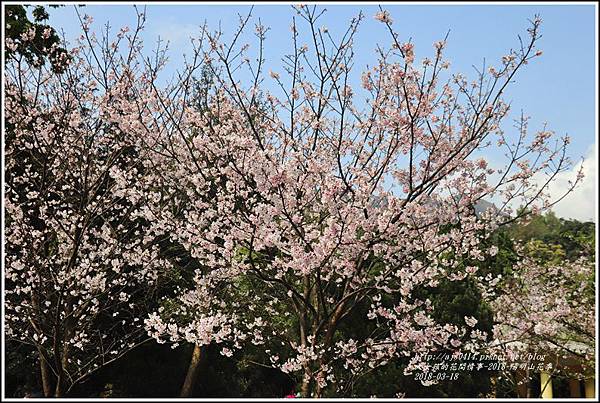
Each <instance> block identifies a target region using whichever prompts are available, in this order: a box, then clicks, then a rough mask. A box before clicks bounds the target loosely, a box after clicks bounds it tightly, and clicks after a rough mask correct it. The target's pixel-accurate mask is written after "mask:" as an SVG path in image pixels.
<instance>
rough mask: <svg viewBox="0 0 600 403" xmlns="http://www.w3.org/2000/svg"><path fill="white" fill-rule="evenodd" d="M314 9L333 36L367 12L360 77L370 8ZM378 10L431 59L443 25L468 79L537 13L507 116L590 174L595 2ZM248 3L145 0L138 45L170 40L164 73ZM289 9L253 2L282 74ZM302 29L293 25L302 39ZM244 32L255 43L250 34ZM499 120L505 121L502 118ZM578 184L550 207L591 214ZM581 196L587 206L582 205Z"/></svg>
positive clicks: (369, 46) (117, 9)
mask: <svg viewBox="0 0 600 403" xmlns="http://www.w3.org/2000/svg"><path fill="white" fill-rule="evenodd" d="M320 7H324V8H326V9H327V10H328V11H327V12H326V13H325V15H324V16H323V17H322V19H321V25H325V26H327V27H328V28H329V30H330V32H331V33H332V35H333V36H334V37H335V34H336V33H341V32H343V31H344V30H345V29H346V28H347V27H348V22H349V20H350V19H351V18H352V17H353V16H355V15H356V14H358V12H359V11H361V10H362V12H363V13H364V14H365V17H366V18H365V20H364V22H363V24H362V26H361V28H360V29H359V32H358V35H357V37H356V40H355V53H356V63H355V64H356V70H355V73H356V78H358V77H359V74H360V71H361V70H362V68H363V67H364V66H366V65H367V64H368V63H370V62H371V63H372V60H374V58H373V56H374V52H373V50H374V48H375V44H377V43H380V44H382V45H387V44H389V37H388V36H387V35H386V31H385V27H384V25H383V24H381V23H379V22H377V21H375V20H374V19H373V15H374V14H375V13H376V12H377V11H378V8H377V6H376V5H374V4H367V5H360V4H347V5H333V4H328V5H322V6H320ZM384 8H385V9H387V10H388V11H389V12H390V14H391V16H392V18H393V20H394V26H395V27H396V29H397V30H398V32H399V33H400V35H401V38H402V39H403V40H408V38H412V41H413V42H414V43H415V49H416V56H417V59H419V58H422V57H425V56H430V55H431V54H432V53H431V52H432V44H433V42H435V41H437V40H440V39H443V37H444V35H445V34H446V32H448V31H450V36H449V39H448V46H447V50H446V55H447V57H448V59H449V60H450V61H451V63H452V65H451V66H452V67H451V71H452V72H463V73H465V74H466V75H467V76H468V77H475V71H474V69H473V67H472V66H473V65H476V66H481V64H482V61H483V59H484V58H485V59H486V61H487V62H488V64H489V63H490V62H492V63H496V62H497V61H498V60H499V58H500V57H501V56H502V55H504V54H506V53H507V52H508V50H509V49H510V48H511V47H517V46H518V39H517V35H518V34H521V35H522V36H526V35H527V33H526V29H527V28H528V26H529V25H528V21H527V20H528V19H531V18H533V16H534V15H535V14H539V15H540V16H541V18H542V20H543V24H542V38H541V39H540V41H539V44H538V47H539V48H540V49H542V50H543V51H544V54H543V56H542V57H540V58H538V59H536V60H535V61H534V62H533V63H531V64H530V65H529V66H526V68H525V69H524V70H522V71H521V74H519V75H518V76H517V77H516V82H515V83H514V85H513V86H512V87H511V88H510V89H509V90H508V92H507V93H506V96H505V98H506V99H507V100H509V101H511V103H512V111H513V116H514V117H516V114H518V113H519V111H520V110H521V109H523V110H524V112H525V114H527V115H530V116H531V118H532V119H531V123H530V129H531V130H538V129H540V128H541V125H542V123H543V122H547V123H548V127H549V128H550V129H551V130H554V131H556V132H557V133H558V134H569V135H570V136H571V137H572V140H573V141H572V144H571V147H570V151H569V154H570V155H571V156H572V158H573V159H575V160H577V159H578V158H581V157H586V159H587V160H588V161H589V163H588V164H587V165H588V166H590V167H591V165H593V166H594V169H593V170H591V171H590V173H591V174H592V175H593V174H595V170H596V169H595V166H596V164H595V153H594V152H593V148H594V144H595V110H596V105H595V89H596V86H597V83H596V81H595V80H596V75H595V60H596V44H595V8H594V6H593V5H513V4H509V3H507V4H504V5H427V4H422V5H392V4H385V5H384ZM249 10H250V6H249V5H200V4H197V5H194V4H188V5H156V4H155V5H148V6H147V22H146V29H145V31H144V39H145V42H146V43H147V45H146V46H148V47H151V45H150V44H151V43H155V42H156V39H157V38H158V37H159V36H160V37H162V38H163V39H167V40H169V41H170V43H171V51H170V53H169V55H170V59H171V63H170V68H171V69H172V70H170V71H171V72H172V71H174V69H175V68H177V66H180V65H181V62H182V60H183V59H182V54H183V53H185V52H186V51H188V52H189V40H188V38H189V36H190V35H194V34H196V33H197V32H198V26H199V25H201V24H202V23H203V22H204V21H206V22H207V23H208V25H209V26H210V27H211V28H217V27H218V24H219V23H220V24H221V27H222V30H223V31H224V33H225V34H226V37H228V38H230V37H231V36H232V34H233V32H234V30H235V28H236V27H237V21H238V16H237V15H238V13H241V14H244V15H245V14H247V13H248V11H249ZM81 12H82V14H83V13H87V14H89V15H91V16H93V17H94V26H93V27H94V28H95V29H99V28H100V27H101V26H102V25H103V24H104V23H106V21H110V23H111V25H112V27H113V29H114V30H115V31H116V30H118V29H119V28H120V27H122V26H125V25H127V26H132V25H134V24H135V11H134V10H133V7H132V6H131V5H88V6H86V7H84V8H83V9H82V10H81ZM294 15H295V12H294V11H293V10H292V8H291V7H290V6H289V5H266V4H263V5H260V4H259V5H255V7H254V10H253V19H254V20H255V21H257V20H258V18H260V19H261V22H262V23H263V25H266V26H268V27H270V29H271V30H270V31H269V33H268V34H267V41H266V49H267V54H266V58H267V65H266V70H267V71H268V70H269V69H272V70H274V71H281V68H280V67H279V66H280V61H279V60H280V58H281V56H282V55H283V54H284V53H285V52H286V51H287V50H288V49H289V46H290V44H291V32H290V28H289V27H290V23H291V19H292V17H293V16H294ZM50 24H51V25H53V26H54V27H56V28H59V29H60V28H62V29H64V31H65V34H66V36H67V39H69V38H70V39H73V38H75V37H76V36H77V35H78V34H79V26H78V20H77V17H76V14H75V11H74V8H73V6H67V7H62V8H59V9H52V10H50ZM302 27H303V26H302V25H299V31H300V37H301V38H302ZM305 32H306V31H305ZM305 38H306V37H305ZM243 39H245V40H246V41H247V42H250V43H253V42H252V40H251V39H250V37H247V38H243ZM507 123H508V124H509V125H510V121H508V122H507ZM586 171H587V169H586ZM589 176H590V175H588V180H589V179H590V178H589ZM586 181H587V180H586ZM594 182H595V180H594ZM586 189H587V190H585V191H580V195H579V196H578V197H577V199H576V200H575V199H573V200H572V201H570V202H569V203H565V206H566V205H567V204H570V205H573V204H574V203H575V204H577V207H578V208H577V209H576V210H577V211H575V210H573V211H570V210H569V209H568V208H566V207H565V208H564V210H565V212H564V213H560V211H558V212H559V213H560V214H561V215H565V216H574V214H575V216H576V215H577V214H580V213H581V211H582V210H586V209H587V211H589V213H585V214H587V215H589V216H590V217H586V216H581V217H576V218H580V219H587V218H591V217H592V216H593V212H592V211H593V206H594V195H595V188H593V187H591V188H590V187H589V186H588V187H587V188H586ZM590 189H591V190H590ZM591 191H593V193H592V194H590V192H591ZM590 200H591V201H590ZM582 203H584V204H586V206H587V207H582V205H581V204H582ZM590 203H591V204H590ZM559 207H560V206H559ZM567 210H569V211H567Z"/></svg>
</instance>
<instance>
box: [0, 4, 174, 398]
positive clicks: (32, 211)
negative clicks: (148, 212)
mask: <svg viewBox="0 0 600 403" xmlns="http://www.w3.org/2000/svg"><path fill="white" fill-rule="evenodd" d="M91 22H92V20H91V18H90V17H87V16H85V17H84V18H82V27H83V31H82V36H81V38H80V39H79V41H78V42H79V43H78V44H77V45H76V46H75V47H73V48H71V49H70V50H69V51H68V54H67V52H65V53H60V54H59V57H61V60H58V61H53V66H52V67H50V66H48V65H47V64H46V65H44V64H43V63H37V62H35V61H31V60H29V59H28V58H27V57H26V56H24V55H22V54H21V53H19V52H15V53H11V54H10V56H9V59H8V60H7V70H6V76H5V77H6V78H5V97H6V98H5V99H6V101H5V110H6V121H5V122H6V127H7V132H6V148H5V151H6V167H5V176H6V185H5V199H4V202H5V217H6V232H5V235H6V244H5V247H6V256H5V284H6V290H5V294H4V300H5V305H4V312H5V324H6V336H7V339H8V340H16V341H18V342H21V343H26V344H29V345H31V346H32V347H33V348H34V349H35V350H37V352H38V353H39V362H40V369H41V377H42V383H43V389H44V394H45V396H47V397H49V396H55V397H61V396H64V395H66V394H68V393H69V391H71V389H72V388H73V387H74V386H76V385H77V384H79V383H81V382H83V381H85V380H86V379H87V378H88V377H89V376H90V375H91V374H92V373H94V372H95V371H96V370H98V369H99V368H101V367H103V366H105V365H107V364H109V363H111V362H113V361H114V360H116V359H117V358H119V357H121V356H122V355H123V354H125V353H126V352H127V351H129V350H130V349H132V348H134V347H135V346H136V345H139V344H140V343H142V342H144V341H145V340H148V337H147V335H146V334H145V333H146V332H145V330H144V327H143V320H144V318H145V317H146V316H147V312H148V309H149V308H148V304H152V303H153V293H154V290H155V288H156V287H157V286H158V282H159V274H161V273H165V272H166V271H165V270H168V268H169V267H170V262H169V261H168V260H166V259H163V258H162V257H161V256H159V245H158V244H157V242H155V239H154V238H153V237H152V236H151V234H149V233H148V232H147V230H146V229H147V228H148V225H149V224H148V219H147V217H145V216H144V215H143V210H142V209H141V206H142V205H144V204H145V199H146V198H148V197H152V195H150V194H148V191H147V189H145V188H142V187H140V186H139V184H140V183H143V181H142V180H141V179H140V178H141V177H142V176H144V175H145V171H146V170H147V167H146V164H144V160H145V157H144V155H143V153H142V148H141V147H140V139H139V136H138V133H137V132H136V131H135V128H134V127H132V128H125V127H123V125H122V121H121V119H122V116H123V115H124V114H125V112H126V113H129V111H130V108H132V107H134V106H135V105H137V104H138V103H139V102H140V98H139V97H138V95H136V92H135V88H134V87H135V82H136V80H141V79H143V77H142V72H141V67H140V66H142V67H143V64H141V63H140V62H139V55H140V50H141V43H140V41H139V39H138V35H139V32H140V31H141V29H142V28H143V22H144V16H143V13H139V14H138V25H137V28H136V29H135V30H134V31H132V32H128V29H127V28H124V29H122V30H121V31H120V32H119V33H118V34H117V35H116V36H114V37H113V38H110V37H109V36H108V31H109V27H108V26H107V35H105V36H103V38H102V39H98V38H97V37H96V36H95V34H93V33H92V32H90V24H91ZM35 29H36V28H35V27H31V28H30V30H29V32H27V33H25V34H23V35H21V37H20V39H17V40H16V41H15V40H12V39H11V40H10V41H9V39H7V43H6V46H7V47H16V48H19V47H20V46H21V47H26V46H35V43H29V44H28V43H27V42H28V41H33V40H34V39H35V38H37V37H38V36H39V35H42V36H44V35H47V34H48V32H47V30H44V32H42V33H36V32H35ZM53 46H58V44H56V43H55V44H54V45H53ZM123 48H125V50H123ZM56 63H58V64H59V67H60V68H56ZM141 77H142V78H141ZM159 268H160V269H161V271H160V272H159V270H158V269H159Z"/></svg>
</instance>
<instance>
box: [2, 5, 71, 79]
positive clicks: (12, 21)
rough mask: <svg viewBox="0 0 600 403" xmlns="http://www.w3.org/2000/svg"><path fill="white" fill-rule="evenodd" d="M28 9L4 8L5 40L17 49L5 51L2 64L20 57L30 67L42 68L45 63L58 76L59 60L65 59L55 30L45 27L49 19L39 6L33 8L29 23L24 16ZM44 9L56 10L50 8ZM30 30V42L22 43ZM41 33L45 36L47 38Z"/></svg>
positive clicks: (16, 6)
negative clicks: (32, 35) (47, 62)
mask: <svg viewBox="0 0 600 403" xmlns="http://www.w3.org/2000/svg"><path fill="white" fill-rule="evenodd" d="M28 7H30V6H27V5H26V6H21V5H13V4H11V5H7V6H6V7H5V8H4V10H5V15H4V18H5V24H6V25H5V27H4V34H5V37H6V38H8V39H11V40H12V41H13V42H14V43H15V44H16V45H17V47H16V49H14V50H13V49H10V48H9V47H5V52H4V57H5V60H6V61H8V60H10V59H11V58H18V57H19V56H21V57H24V58H25V60H26V61H27V62H28V63H29V64H32V65H44V64H45V62H46V60H49V61H50V64H51V65H52V69H53V70H54V71H55V72H61V71H62V67H61V66H62V62H61V59H64V57H66V55H67V51H66V50H65V49H64V48H62V47H61V46H60V43H61V41H60V38H59V36H58V34H57V32H56V30H55V29H54V28H53V27H51V26H50V25H47V24H46V21H47V20H48V18H49V15H48V12H47V11H46V9H45V8H44V7H43V6H39V5H38V6H35V7H34V8H33V11H32V15H33V20H30V19H29V17H28V16H27V8H28ZM48 7H53V8H55V7H58V6H56V5H50V6H48ZM32 28H33V29H34V30H35V36H34V37H33V39H32V40H30V41H22V40H21V39H22V36H23V35H27V33H28V32H29V31H30V30H31V29H32ZM44 32H47V35H45V34H44Z"/></svg>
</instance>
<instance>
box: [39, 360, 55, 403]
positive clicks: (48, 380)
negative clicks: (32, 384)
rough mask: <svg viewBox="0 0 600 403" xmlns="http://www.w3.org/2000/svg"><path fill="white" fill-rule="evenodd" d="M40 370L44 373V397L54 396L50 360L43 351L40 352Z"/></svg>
mask: <svg viewBox="0 0 600 403" xmlns="http://www.w3.org/2000/svg"><path fill="white" fill-rule="evenodd" d="M40 372H41V375H42V388H43V389H44V397H52V374H51V373H50V368H48V362H46V358H45V357H44V355H43V354H42V353H40Z"/></svg>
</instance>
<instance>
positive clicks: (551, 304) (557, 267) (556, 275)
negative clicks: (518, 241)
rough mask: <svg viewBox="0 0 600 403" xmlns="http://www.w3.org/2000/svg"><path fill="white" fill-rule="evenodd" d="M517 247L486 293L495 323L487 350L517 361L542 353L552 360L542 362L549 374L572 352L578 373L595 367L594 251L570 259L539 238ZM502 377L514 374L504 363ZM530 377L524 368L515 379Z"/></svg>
mask: <svg viewBox="0 0 600 403" xmlns="http://www.w3.org/2000/svg"><path fill="white" fill-rule="evenodd" d="M520 251H521V253H522V254H523V255H524V257H523V259H522V260H521V261H520V262H519V263H518V264H517V265H516V266H515V267H514V268H513V274H512V275H510V276H508V277H507V278H506V279H504V280H503V285H502V286H501V287H499V288H498V289H497V290H496V291H497V292H496V293H494V295H492V296H491V298H489V299H490V303H491V306H492V309H493V311H494V314H495V318H494V319H495V322H496V324H495V326H494V341H493V343H491V350H492V351H495V352H497V353H500V354H501V355H503V356H506V357H508V358H509V359H510V358H512V359H513V360H514V361H516V362H523V361H524V360H525V358H523V357H527V356H528V355H530V354H532V353H533V354H536V355H538V356H544V357H546V358H547V359H549V360H553V362H550V367H547V368H546V367H545V370H547V371H546V372H548V373H551V374H552V376H556V375H558V374H560V373H563V372H565V367H564V366H560V365H559V364H560V361H562V360H563V359H566V358H571V359H572V358H573V357H575V358H576V359H577V360H578V361H579V363H580V364H581V371H580V374H579V376H583V375H584V374H585V373H587V372H590V371H592V372H593V370H594V353H595V315H594V310H595V294H594V282H595V259H590V256H593V251H588V253H586V254H585V255H584V256H582V257H580V258H578V259H576V260H574V261H569V260H566V259H565V258H564V254H561V253H560V249H559V250H551V249H550V248H548V247H546V246H545V245H543V244H542V243H541V241H538V242H535V241H530V242H529V243H528V244H526V245H525V246H524V247H522V248H520ZM590 252H591V253H590ZM547 364H548V362H546V363H545V365H547ZM569 375H570V376H572V374H569ZM504 376H505V377H506V378H507V379H512V378H513V377H514V376H515V374H514V371H510V370H509V368H506V371H504ZM532 376H533V373H531V372H527V373H526V374H525V376H524V377H522V378H523V379H518V380H517V381H516V382H522V383H527V382H529V380H530V379H531V377H532ZM543 387H544V385H542V388H543Z"/></svg>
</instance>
